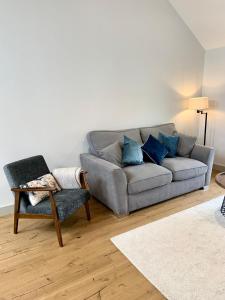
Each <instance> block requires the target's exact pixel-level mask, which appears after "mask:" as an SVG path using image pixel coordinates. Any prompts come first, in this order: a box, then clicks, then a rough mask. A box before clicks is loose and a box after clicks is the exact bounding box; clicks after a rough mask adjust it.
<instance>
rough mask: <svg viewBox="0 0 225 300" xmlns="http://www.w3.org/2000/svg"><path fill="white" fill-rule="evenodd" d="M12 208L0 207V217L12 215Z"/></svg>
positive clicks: (11, 206) (9, 206) (10, 206)
mask: <svg viewBox="0 0 225 300" xmlns="http://www.w3.org/2000/svg"><path fill="white" fill-rule="evenodd" d="M13 209H14V206H13V205H8V206H3V207H0V216H6V215H9V214H12V213H13Z"/></svg>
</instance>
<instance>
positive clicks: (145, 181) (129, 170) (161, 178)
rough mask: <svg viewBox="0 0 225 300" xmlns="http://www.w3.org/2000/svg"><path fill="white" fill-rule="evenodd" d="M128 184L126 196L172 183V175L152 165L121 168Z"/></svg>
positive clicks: (166, 170)
mask: <svg viewBox="0 0 225 300" xmlns="http://www.w3.org/2000/svg"><path fill="white" fill-rule="evenodd" d="M123 170H124V172H125V174H126V177H127V182H128V194H137V193H140V192H143V191H146V190H150V189H153V188H156V187H159V186H162V185H165V184H168V183H171V182H172V173H171V172H170V171H169V170H168V169H166V168H163V167H161V166H158V165H156V164H153V163H145V164H143V165H139V166H129V167H125V168H123Z"/></svg>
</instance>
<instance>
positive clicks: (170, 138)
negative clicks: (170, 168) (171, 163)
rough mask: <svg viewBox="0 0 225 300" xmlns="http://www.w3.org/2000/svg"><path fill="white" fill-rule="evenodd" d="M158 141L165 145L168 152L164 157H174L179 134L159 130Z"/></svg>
mask: <svg viewBox="0 0 225 300" xmlns="http://www.w3.org/2000/svg"><path fill="white" fill-rule="evenodd" d="M159 141H160V142H161V143H162V144H163V145H164V146H165V147H166V149H167V150H168V153H167V155H166V157H176V154H177V146H178V142H179V136H177V135H166V134H163V133H162V132H159Z"/></svg>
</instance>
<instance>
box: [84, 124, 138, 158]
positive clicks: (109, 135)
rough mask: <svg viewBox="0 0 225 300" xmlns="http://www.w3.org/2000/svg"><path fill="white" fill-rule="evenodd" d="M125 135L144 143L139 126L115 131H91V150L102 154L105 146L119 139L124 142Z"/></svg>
mask: <svg viewBox="0 0 225 300" xmlns="http://www.w3.org/2000/svg"><path fill="white" fill-rule="evenodd" d="M124 135H126V136H127V137H128V138H130V139H132V140H134V141H136V142H137V143H139V144H142V139H141V135H140V130H139V129H138V128H136V129H126V130H115V131H113V130H110V131H109V130H108V131H107V130H105V131H90V132H89V133H88V135H87V140H88V144H89V149H90V152H91V153H92V154H94V155H97V156H100V152H101V150H102V149H104V148H105V147H107V146H109V145H111V144H113V143H115V142H117V141H119V142H121V144H122V143H123V137H124Z"/></svg>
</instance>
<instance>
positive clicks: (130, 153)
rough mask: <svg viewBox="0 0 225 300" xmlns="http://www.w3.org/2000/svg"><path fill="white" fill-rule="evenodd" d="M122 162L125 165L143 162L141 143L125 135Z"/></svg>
mask: <svg viewBox="0 0 225 300" xmlns="http://www.w3.org/2000/svg"><path fill="white" fill-rule="evenodd" d="M122 163H123V165H124V166H130V165H141V164H143V153H142V150H141V145H140V144H138V143H137V142H135V141H134V140H132V139H130V138H128V137H127V136H124V142H123V153H122Z"/></svg>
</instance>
